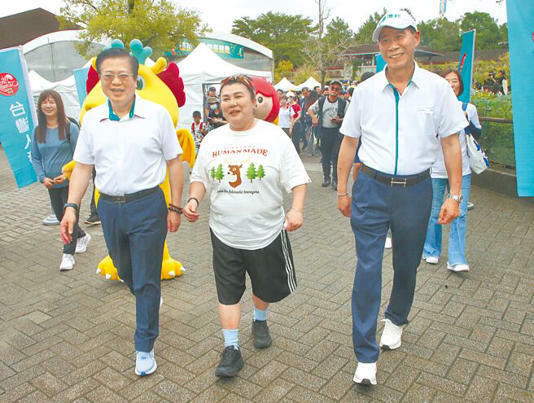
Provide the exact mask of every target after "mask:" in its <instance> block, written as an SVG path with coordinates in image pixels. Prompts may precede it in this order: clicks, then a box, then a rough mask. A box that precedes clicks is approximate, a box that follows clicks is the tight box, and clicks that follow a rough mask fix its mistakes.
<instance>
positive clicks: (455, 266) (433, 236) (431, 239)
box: [423, 70, 481, 272]
mask: <svg viewBox="0 0 534 403" xmlns="http://www.w3.org/2000/svg"><path fill="white" fill-rule="evenodd" d="M442 77H443V78H445V80H447V81H448V82H449V84H450V86H451V87H452V90H453V91H454V94H455V95H456V96H457V97H458V96H460V94H461V93H462V92H463V90H464V84H463V81H462V77H461V76H460V74H458V72H457V71H456V70H447V71H445V72H444V73H443V74H442ZM458 102H459V103H460V105H461V107H462V110H463V112H464V114H465V117H466V118H467V120H468V122H469V126H467V127H466V128H465V129H464V130H461V131H460V132H459V133H458V138H459V140H460V146H461V148H462V196H463V199H462V201H461V202H460V215H459V216H458V217H457V218H456V219H455V220H453V221H452V222H451V228H450V231H449V253H448V259H447V269H449V270H451V271H454V272H466V271H469V265H468V264H467V260H466V258H465V233H466V213H467V204H468V202H469V192H470V190H471V167H470V165H469V156H468V155H467V142H466V136H468V135H472V136H473V137H474V138H475V139H478V138H479V137H480V135H481V125H480V122H479V120H478V114H477V109H476V107H475V106H474V105H473V104H468V103H463V102H461V101H458ZM430 176H431V178H432V191H433V197H432V210H431V213H430V220H429V222H428V229H427V233H426V239H425V246H424V249H423V259H425V261H426V262H427V263H430V264H438V263H439V257H440V254H441V224H438V216H439V210H440V207H441V204H442V203H443V196H444V194H445V189H446V188H448V187H449V179H448V175H447V170H446V169H445V161H444V158H443V152H442V151H441V149H440V152H439V153H438V157H437V158H436V161H435V162H434V165H433V166H432V168H431V172H430Z"/></svg>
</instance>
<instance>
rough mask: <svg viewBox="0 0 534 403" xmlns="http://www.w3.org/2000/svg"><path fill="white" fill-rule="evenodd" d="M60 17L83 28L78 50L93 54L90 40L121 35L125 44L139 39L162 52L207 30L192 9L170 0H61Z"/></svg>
mask: <svg viewBox="0 0 534 403" xmlns="http://www.w3.org/2000/svg"><path fill="white" fill-rule="evenodd" d="M64 3H65V5H64V6H63V7H62V8H61V15H60V17H59V20H60V24H61V26H67V25H69V24H77V25H79V26H81V27H82V28H84V29H83V30H82V31H81V33H80V37H81V39H82V40H83V41H84V44H83V45H82V46H81V47H80V49H79V51H80V52H81V53H82V54H83V55H85V56H92V55H91V54H90V52H91V42H93V41H95V42H98V41H105V40H106V39H120V40H122V41H123V42H124V44H125V45H128V44H129V43H130V41H131V40H132V39H135V38H137V39H139V40H141V42H143V45H145V46H150V47H151V48H152V50H153V55H154V56H161V55H162V54H163V52H164V51H167V50H170V49H172V48H173V47H175V46H176V45H177V44H178V43H180V42H182V41H183V40H184V39H187V40H188V41H189V42H191V43H196V42H198V36H199V35H202V34H204V33H205V32H206V31H207V27H206V26H205V25H203V24H202V23H201V20H200V16H199V15H198V13H197V12H196V11H194V10H189V9H186V8H180V7H176V6H175V5H174V4H173V2H172V1H170V0H91V1H89V0H64Z"/></svg>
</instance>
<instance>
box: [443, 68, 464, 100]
mask: <svg viewBox="0 0 534 403" xmlns="http://www.w3.org/2000/svg"><path fill="white" fill-rule="evenodd" d="M445 80H447V82H448V83H449V85H450V86H451V88H452V90H453V91H454V94H455V95H456V96H458V95H460V80H458V75H457V74H456V73H453V72H451V73H449V74H447V75H446V76H445Z"/></svg>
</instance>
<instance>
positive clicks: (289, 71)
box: [274, 60, 293, 82]
mask: <svg viewBox="0 0 534 403" xmlns="http://www.w3.org/2000/svg"><path fill="white" fill-rule="evenodd" d="M292 75H293V63H291V62H290V61H289V60H280V61H279V62H278V64H277V65H276V67H275V69H274V81H275V82H278V81H280V80H281V79H282V78H283V77H291V76H292Z"/></svg>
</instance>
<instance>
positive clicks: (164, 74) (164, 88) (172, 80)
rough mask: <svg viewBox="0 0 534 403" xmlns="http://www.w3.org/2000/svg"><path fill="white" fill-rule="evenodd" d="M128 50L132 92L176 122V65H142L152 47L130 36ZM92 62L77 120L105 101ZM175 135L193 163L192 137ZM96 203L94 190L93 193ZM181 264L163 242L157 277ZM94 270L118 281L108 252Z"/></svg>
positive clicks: (180, 90)
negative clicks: (133, 71)
mask: <svg viewBox="0 0 534 403" xmlns="http://www.w3.org/2000/svg"><path fill="white" fill-rule="evenodd" d="M111 47H120V48H124V45H123V43H122V42H121V41H120V40H114V41H113V42H112V44H111ZM130 51H131V53H132V55H133V56H135V57H136V58H137V60H138V61H139V75H138V79H137V89H136V94H137V95H139V96H140V97H141V98H143V99H146V100H149V101H152V102H156V103H158V104H160V105H162V106H164V107H165V108H166V109H167V110H168V111H169V114H170V115H171V117H172V121H173V123H174V126H175V127H176V125H177V123H178V116H179V107H180V106H183V104H184V103H185V92H184V84H183V81H182V78H181V77H180V76H179V70H178V66H177V65H176V64H175V63H170V64H167V61H166V60H165V59H164V58H162V57H160V58H159V59H158V60H157V61H156V63H155V64H154V65H153V66H152V67H148V66H146V65H145V60H146V58H147V57H149V56H150V55H151V54H152V49H150V48H148V47H143V44H142V43H141V41H139V40H137V39H134V40H133V41H131V42H130ZM95 61H96V59H93V63H92V67H91V69H90V70H89V74H88V78H87V97H86V98H85V101H84V103H83V105H82V110H81V112H80V122H83V117H84V115H85V113H86V112H87V111H88V110H90V109H92V108H94V107H96V106H98V105H101V104H103V103H104V102H106V97H105V95H104V93H103V92H102V86H101V83H100V81H99V79H98V74H97V73H96V70H95ZM176 135H177V136H178V141H179V142H180V146H181V147H182V150H183V154H182V156H181V158H182V161H187V162H188V163H189V165H190V166H193V164H194V162H195V143H194V140H193V136H192V135H191V133H190V132H189V131H188V130H187V129H180V130H177V132H176ZM73 168H74V161H72V162H70V163H68V164H67V165H65V166H64V167H63V173H64V175H65V176H66V177H67V178H68V177H70V174H71V173H72V169H73ZM160 187H161V189H162V190H163V193H164V194H165V200H166V201H167V203H169V191H170V189H169V180H168V177H166V178H165V181H164V182H163V183H162V184H161V185H160ZM95 198H96V202H97V203H98V189H97V192H96V195H95ZM182 269H183V267H182V264H181V263H180V262H178V261H176V260H174V259H173V258H172V257H171V256H170V254H169V250H168V248H167V242H165V247H164V249H163V264H162V270H161V278H162V279H164V280H167V279H172V278H174V277H177V276H180V275H182ZM96 272H97V273H98V274H100V275H102V276H104V277H105V278H106V279H108V280H120V278H119V277H118V275H117V269H116V267H115V266H114V265H113V262H112V260H111V257H110V256H109V255H108V256H106V257H105V258H104V259H102V260H101V261H100V263H99V264H98V268H97V270H96Z"/></svg>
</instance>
